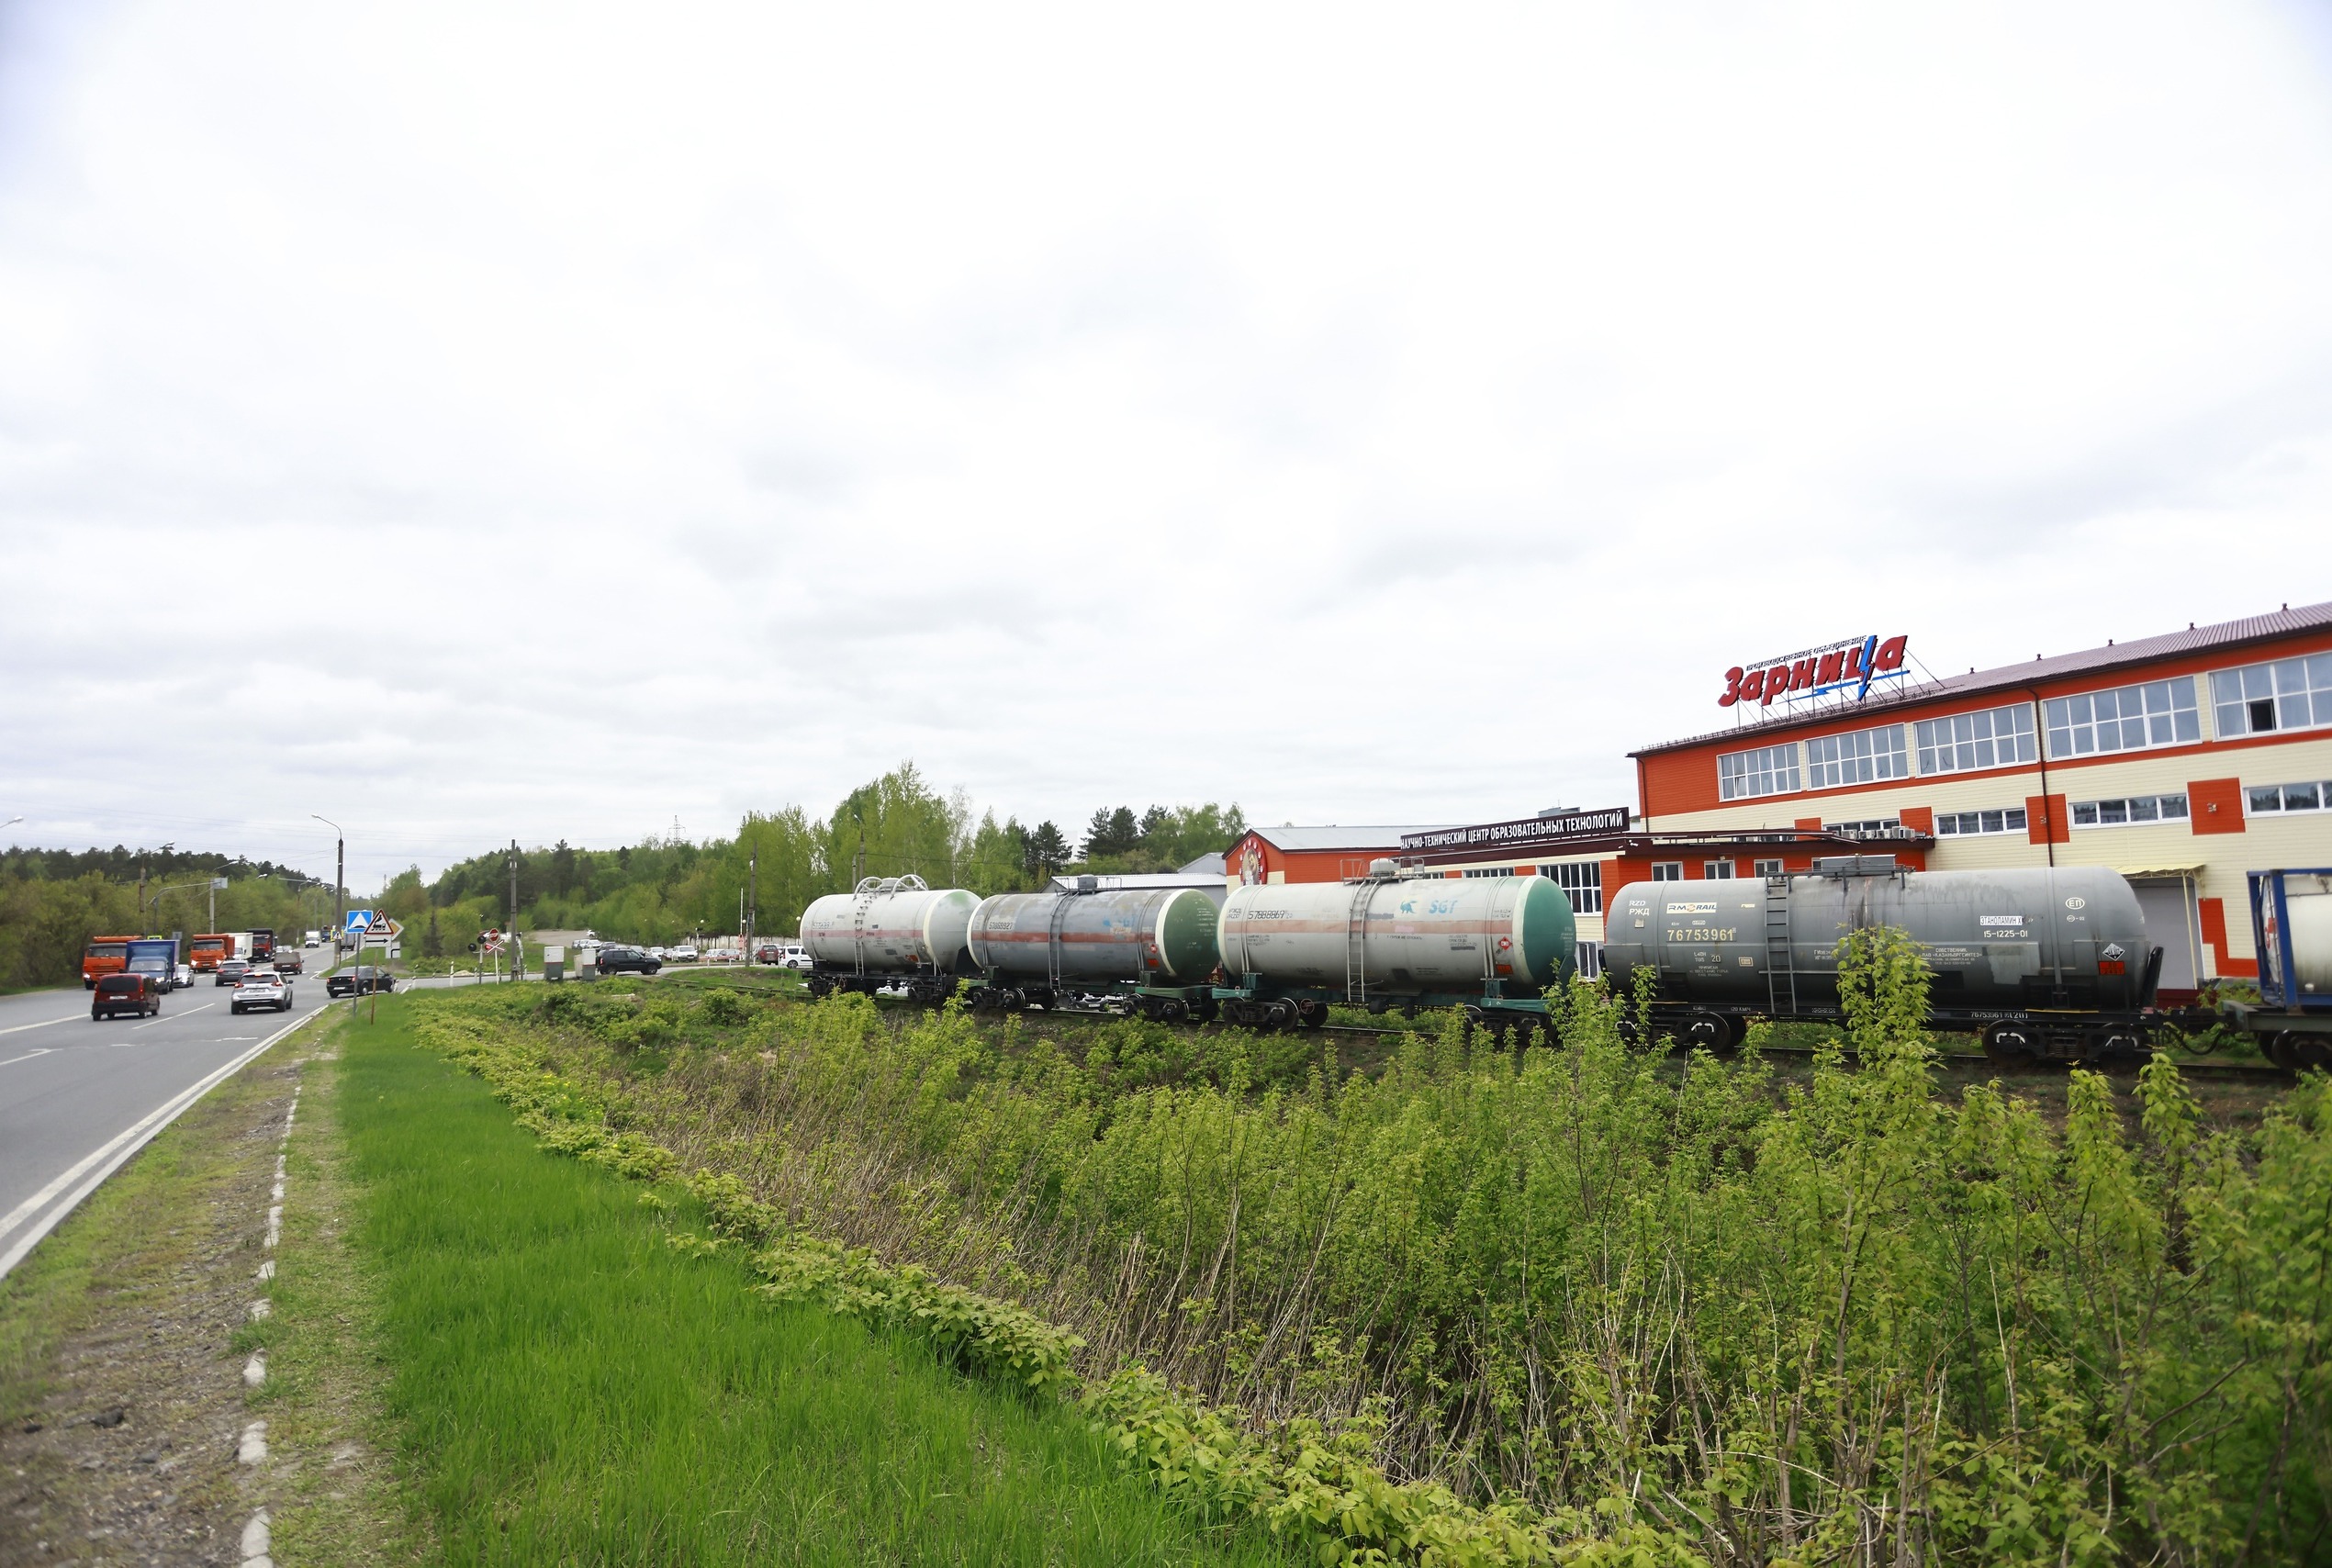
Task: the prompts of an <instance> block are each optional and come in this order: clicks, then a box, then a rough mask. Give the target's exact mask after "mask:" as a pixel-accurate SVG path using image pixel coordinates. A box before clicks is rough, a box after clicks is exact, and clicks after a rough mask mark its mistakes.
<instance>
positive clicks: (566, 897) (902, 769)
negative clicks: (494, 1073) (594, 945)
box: [380, 762, 1246, 956]
mask: <svg viewBox="0 0 2332 1568" xmlns="http://www.w3.org/2000/svg"><path fill="white" fill-rule="evenodd" d="M1245 831H1246V822H1245V818H1244V817H1243V815H1242V814H1241V812H1239V807H1238V806H1237V805H1236V804H1234V805H1232V806H1229V807H1228V808H1225V807H1222V806H1220V805H1217V804H1216V803H1215V802H1213V801H1209V802H1207V803H1206V804H1205V805H1199V806H1173V807H1165V806H1152V807H1150V808H1149V809H1148V810H1147V811H1145V812H1142V813H1141V814H1140V815H1138V816H1137V815H1136V814H1135V813H1134V812H1133V810H1132V809H1131V808H1130V807H1125V806H1119V807H1115V808H1104V809H1102V810H1100V811H1096V812H1094V813H1093V822H1092V823H1091V824H1089V826H1088V828H1087V831H1086V833H1085V834H1084V836H1083V838H1082V841H1081V842H1080V843H1079V844H1077V845H1075V846H1071V843H1070V842H1069V839H1068V836H1067V835H1066V834H1063V833H1062V832H1061V830H1060V827H1059V824H1058V823H1053V822H1050V821H1042V822H1038V823H1036V824H1035V825H1033V826H1030V825H1026V824H1024V823H1022V822H1021V821H1020V820H1019V819H1018V818H1017V817H1016V816H1011V815H1007V816H1005V817H1004V818H1003V820H1001V821H999V820H998V819H997V816H996V813H995V812H993V811H985V812H981V813H979V815H978V816H977V817H975V816H974V814H973V812H972V806H971V802H970V798H969V797H968V796H967V795H966V794H965V793H964V791H962V790H956V791H954V792H952V793H944V794H943V793H942V792H941V791H940V790H938V789H937V788H936V787H935V786H934V785H933V784H932V783H931V782H930V781H929V780H928V779H926V778H925V777H924V776H923V774H922V772H921V770H920V769H918V768H917V767H915V765H914V763H913V762H906V763H903V764H901V765H900V766H899V767H897V768H895V769H893V770H892V771H891V772H889V773H886V774H884V775H883V776H882V777H881V778H876V779H873V780H871V781H869V782H868V783H866V784H862V785H860V786H859V787H858V789H856V790H851V791H850V793H849V794H847V795H846V796H845V797H844V798H843V799H842V800H841V801H839V802H838V803H837V804H836V805H835V808H834V810H833V811H831V812H828V813H827V814H826V815H824V816H823V817H813V816H811V815H810V814H809V813H808V812H805V811H803V810H802V808H801V807H799V806H788V807H785V808H784V809H782V810H780V811H777V812H767V813H763V812H754V813H751V814H749V815H748V816H747V817H746V819H745V821H744V822H743V823H740V824H739V827H738V831H737V833H736V834H734V836H732V837H726V838H709V839H705V840H702V841H701V842H690V841H689V840H686V839H682V838H678V837H677V836H676V837H670V838H651V839H648V840H645V842H643V843H640V844H636V845H630V846H620V847H617V848H614V849H588V848H583V847H579V846H575V845H571V844H569V843H567V842H566V840H565V839H560V840H558V841H557V842H555V843H554V844H552V845H551V846H548V847H544V846H534V847H532V848H524V849H521V850H520V851H519V852H518V853H517V856H516V872H517V893H518V899H517V903H518V911H519V916H518V924H519V925H520V926H521V928H522V929H527V930H591V931H596V932H598V933H599V934H600V935H601V936H604V937H609V938H611V939H614V940H619V941H633V942H658V943H661V942H671V941H675V940H677V939H678V938H680V937H682V936H686V935H691V934H694V933H697V932H707V933H710V932H724V933H725V932H734V931H735V930H736V929H738V921H739V917H740V913H741V912H742V911H743V909H744V908H745V906H746V903H747V902H750V904H751V905H752V907H753V909H754V910H755V911H757V930H758V931H760V932H761V933H763V934H775V933H787V934H790V933H791V932H792V931H794V930H795V929H796V928H797V926H798V925H799V924H800V922H801V918H802V910H803V909H804V908H805V907H807V906H808V904H809V902H810V901H811V900H813V899H814V898H818V897H820V896H821V895H823V894H825V893H831V892H844V891H847V890H849V889H850V888H851V887H853V886H855V885H856V884H857V883H858V880H859V879H861V878H865V877H897V876H906V875H914V876H918V877H921V878H922V879H924V880H925V881H926V882H928V883H929V884H931V885H932V886H933V887H959V888H968V889H970V890H972V891H973V892H976V893H979V894H981V896H982V897H985V896H987V895H989V894H992V893H1001V892H1016V891H1026V890H1035V889H1037V888H1041V887H1042V886H1044V885H1045V883H1046V881H1047V880H1048V879H1050V878H1051V877H1053V876H1054V875H1056V874H1057V873H1059V872H1061V871H1064V870H1069V869H1072V868H1074V869H1079V870H1092V871H1095V872H1107V873H1125V872H1137V871H1165V870H1173V869H1177V868H1181V867H1183V866H1184V865H1187V864H1189V863H1190V862H1191V861H1193V860H1195V859H1197V858H1198V857H1201V856H1204V855H1208V854H1215V853H1219V852H1221V851H1222V850H1223V849H1225V848H1227V847H1228V846H1229V845H1230V843H1231V841H1232V840H1233V839H1235V838H1237V837H1238V836H1239V834H1241V833H1243V832H1245ZM511 872H512V855H511V852H510V850H509V849H508V848H500V849H493V850H488V851H487V852H486V853H484V854H482V855H476V856H473V857H470V858H469V859H467V860H464V861H462V862H460V863H458V864H456V865H454V866H450V867H448V868H446V869H445V870H444V871H443V873H442V874H441V875H439V876H438V877H437V878H436V879H434V880H433V881H427V882H424V880H423V879H422V877H421V874H420V869H419V868H410V869H408V870H407V871H405V872H403V873H401V874H399V875H398V877H396V878H395V879H392V880H391V881H390V883H389V885H388V887H387V889H386V890H384V892H383V894H382V897H381V900H380V907H381V908H382V909H384V910H386V911H387V913H390V914H392V915H394V916H396V917H397V918H398V919H399V920H401V921H403V922H404V923H405V924H406V925H407V927H408V935H407V937H406V940H407V943H408V946H409V950H418V951H419V952H420V953H422V954H424V955H429V956H435V955H436V954H438V953H447V952H457V951H460V950H461V949H463V948H464V947H465V946H467V944H468V943H469V942H470V941H472V940H473V939H474V938H475V937H476V935H477V933H478V932H479V931H480V930H483V929H486V928H488V927H499V926H501V925H503V924H506V923H507V922H508V921H509V919H510V882H511Z"/></svg>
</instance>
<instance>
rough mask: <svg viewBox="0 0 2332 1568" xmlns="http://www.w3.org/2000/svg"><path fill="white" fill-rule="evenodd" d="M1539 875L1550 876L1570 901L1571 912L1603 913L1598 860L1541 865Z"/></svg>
mask: <svg viewBox="0 0 2332 1568" xmlns="http://www.w3.org/2000/svg"><path fill="white" fill-rule="evenodd" d="M1539 875H1540V876H1542V877H1552V878H1553V879H1554V885H1555V886H1556V887H1558V888H1561V889H1562V890H1563V895H1564V897H1565V898H1567V899H1569V900H1570V901H1571V913H1573V914H1601V913H1603V863H1602V862H1601V861H1599V860H1588V861H1585V862H1574V863H1572V864H1570V865H1564V866H1542V867H1540V868H1539Z"/></svg>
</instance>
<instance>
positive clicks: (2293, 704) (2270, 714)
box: [2211, 654, 2332, 740]
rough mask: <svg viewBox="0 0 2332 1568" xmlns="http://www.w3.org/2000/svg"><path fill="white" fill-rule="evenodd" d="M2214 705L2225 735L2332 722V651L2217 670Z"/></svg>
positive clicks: (2310, 726)
mask: <svg viewBox="0 0 2332 1568" xmlns="http://www.w3.org/2000/svg"><path fill="white" fill-rule="evenodd" d="M2211 705H2212V707H2213V708H2214V709H2215V710H2216V711H2217V718H2218V733H2219V739H2221V740H2225V739H2227V738H2228V737H2230V736H2233V735H2256V734H2265V733H2267V732H2269V731H2270V730H2304V729H2310V728H2313V727H2314V726H2315V725H2318V724H2332V654H2315V655H2311V656H2309V657H2307V658H2304V659H2278V660H2276V661H2275V662H2274V663H2273V664H2266V665H2246V666H2243V667H2242V668H2241V669H2223V670H2216V671H2214V672H2213V673H2212V676H2211Z"/></svg>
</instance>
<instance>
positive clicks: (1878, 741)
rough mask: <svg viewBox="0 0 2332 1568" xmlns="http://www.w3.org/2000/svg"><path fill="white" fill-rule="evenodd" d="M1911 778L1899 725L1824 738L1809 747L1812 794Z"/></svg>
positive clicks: (1807, 761)
mask: <svg viewBox="0 0 2332 1568" xmlns="http://www.w3.org/2000/svg"><path fill="white" fill-rule="evenodd" d="M1910 777H1911V764H1910V763H1909V761H1907V760H1906V759H1905V757H1904V756H1903V727H1902V726H1901V725H1900V724H1889V725H1887V726H1885V727H1884V728H1882V729H1876V730H1856V731H1854V732H1853V733H1851V734H1843V735H1822V736H1820V737H1818V738H1816V739H1814V740H1810V741H1808V742H1807V743H1806V788H1807V789H1809V790H1836V789H1839V788H1842V787H1843V786H1844V785H1848V784H1876V783H1878V782H1880V781H1881V780H1883V779H1888V778H1910Z"/></svg>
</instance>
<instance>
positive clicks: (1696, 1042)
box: [1676, 1009, 1734, 1056]
mask: <svg viewBox="0 0 2332 1568" xmlns="http://www.w3.org/2000/svg"><path fill="white" fill-rule="evenodd" d="M1676 1035H1677V1037H1678V1038H1679V1039H1681V1040H1682V1041H1683V1042H1684V1043H1685V1044H1686V1045H1687V1046H1693V1047H1699V1049H1701V1050H1704V1051H1714V1052H1716V1053H1717V1054H1718V1055H1720V1056H1722V1055H1725V1054H1727V1053H1729V1052H1730V1051H1731V1050H1732V1047H1733V1045H1734V1039H1733V1033H1732V1019H1730V1018H1728V1017H1726V1016H1725V1015H1724V1014H1721V1013H1710V1012H1709V1011H1707V1010H1706V1009H1702V1010H1700V1011H1698V1012H1693V1013H1687V1014H1685V1016H1684V1023H1683V1024H1682V1025H1680V1026H1679V1027H1678V1028H1677V1030H1676Z"/></svg>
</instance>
